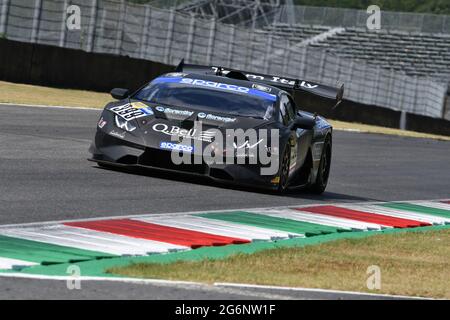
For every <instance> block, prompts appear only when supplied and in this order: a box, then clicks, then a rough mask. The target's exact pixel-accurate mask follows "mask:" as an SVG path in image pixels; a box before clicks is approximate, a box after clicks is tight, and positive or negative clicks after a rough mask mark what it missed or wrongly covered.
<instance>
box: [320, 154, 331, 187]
mask: <svg viewBox="0 0 450 320" xmlns="http://www.w3.org/2000/svg"><path fill="white" fill-rule="evenodd" d="M329 158H330V149H329V147H328V146H327V147H326V149H325V152H324V154H323V158H322V168H321V170H320V175H321V177H322V184H323V185H326V184H327V183H328V177H329V174H330V159H329Z"/></svg>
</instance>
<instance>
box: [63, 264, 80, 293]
mask: <svg viewBox="0 0 450 320" xmlns="http://www.w3.org/2000/svg"><path fill="white" fill-rule="evenodd" d="M66 273H67V274H69V277H70V279H68V280H67V282H66V285H67V289H69V290H81V280H80V276H81V269H80V267H79V266H77V265H70V266H69V267H68V268H67V270H66Z"/></svg>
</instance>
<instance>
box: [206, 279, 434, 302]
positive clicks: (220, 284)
mask: <svg viewBox="0 0 450 320" xmlns="http://www.w3.org/2000/svg"><path fill="white" fill-rule="evenodd" d="M214 285H215V286H218V287H234V288H240V289H266V290H284V291H302V292H317V293H331V294H346V295H355V296H363V297H364V296H366V297H385V298H397V299H418V300H424V299H425V300H433V299H431V298H424V297H410V296H401V295H388V294H376V293H366V292H356V291H339V290H328V289H311V288H296V287H278V286H263V285H255V284H241V283H227V282H215V283H214Z"/></svg>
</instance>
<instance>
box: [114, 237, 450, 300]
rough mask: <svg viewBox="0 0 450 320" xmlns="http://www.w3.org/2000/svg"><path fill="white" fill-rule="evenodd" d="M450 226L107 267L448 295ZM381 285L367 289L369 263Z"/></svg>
mask: <svg viewBox="0 0 450 320" xmlns="http://www.w3.org/2000/svg"><path fill="white" fill-rule="evenodd" d="M449 243H450V230H448V229H447V230H442V231H428V232H408V233H398V234H389V235H377V236H372V237H368V238H363V239H345V240H338V241H334V242H329V243H325V244H320V245H315V246H306V247H302V248H284V249H273V250H266V251H262V252H258V253H254V254H249V255H243V254H240V255H235V256H232V257H229V258H226V259H223V260H203V261H199V262H181V261H180V262H175V263H171V264H132V265H129V266H125V267H116V268H112V269H109V270H108V271H107V272H109V273H114V274H119V275H123V276H129V277H139V278H152V279H170V280H186V281H195V282H203V283H214V282H231V283H247V284H259V285H276V286H289V287H308V288H322V289H335V290H350V291H359V292H371V293H384V294H397V295H409V296H423V297H434V298H446V299H450V271H449V270H450V246H449V245H448V244H449ZM372 265H376V266H379V267H380V268H381V290H375V291H373V290H369V289H367V285H366V281H367V278H368V275H367V274H366V272H367V268H368V267H369V266H372Z"/></svg>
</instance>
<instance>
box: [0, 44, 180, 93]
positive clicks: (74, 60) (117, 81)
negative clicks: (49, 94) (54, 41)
mask: <svg viewBox="0 0 450 320" xmlns="http://www.w3.org/2000/svg"><path fill="white" fill-rule="evenodd" d="M0 61H1V64H0V78H1V79H3V80H7V81H12V82H20V83H29V84H38V85H45V86H52V87H63V88H74V89H85V90H93V91H105V92H106V91H109V90H111V89H112V88H114V87H125V88H129V89H137V88H139V87H140V86H142V85H143V84H144V83H146V82H148V81H149V80H150V79H152V78H154V77H156V76H158V75H160V74H162V73H166V72H169V71H172V70H173V67H171V66H168V65H164V64H161V63H157V62H152V61H147V60H139V59H132V58H129V57H125V56H115V55H110V54H99V53H88V52H85V51H82V50H74V49H67V48H60V47H55V46H48V45H40V44H32V43H24V42H16V41H10V40H5V39H0Z"/></svg>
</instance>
